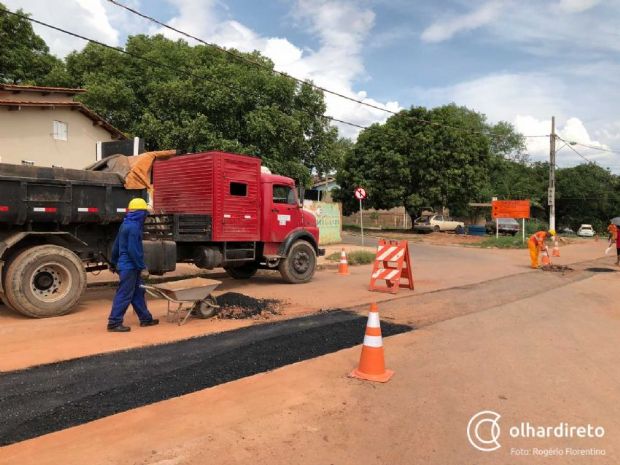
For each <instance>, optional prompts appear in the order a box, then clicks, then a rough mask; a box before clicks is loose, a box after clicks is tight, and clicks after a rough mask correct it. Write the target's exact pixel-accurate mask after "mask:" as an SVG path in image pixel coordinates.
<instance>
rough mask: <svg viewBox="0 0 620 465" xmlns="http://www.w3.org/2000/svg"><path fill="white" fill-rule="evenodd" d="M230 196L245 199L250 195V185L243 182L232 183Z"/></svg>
mask: <svg viewBox="0 0 620 465" xmlns="http://www.w3.org/2000/svg"><path fill="white" fill-rule="evenodd" d="M230 195H234V196H237V197H245V196H246V195H248V185H247V184H244V183H242V182H231V183H230Z"/></svg>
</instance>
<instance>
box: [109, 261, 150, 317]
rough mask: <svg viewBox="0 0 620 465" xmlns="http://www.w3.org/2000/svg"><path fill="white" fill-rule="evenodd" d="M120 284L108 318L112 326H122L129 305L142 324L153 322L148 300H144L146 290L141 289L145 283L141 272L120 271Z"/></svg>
mask: <svg viewBox="0 0 620 465" xmlns="http://www.w3.org/2000/svg"><path fill="white" fill-rule="evenodd" d="M118 275H119V277H120V283H119V285H118V289H117V290H116V295H115V296H114V302H113V303H112V311H111V312H110V316H109V318H108V324H109V325H110V326H116V325H120V324H121V323H122V322H123V317H124V316H125V312H126V311H127V308H128V307H129V304H131V305H132V306H133V309H134V311H135V312H136V314H137V315H138V318H139V319H140V321H141V322H146V321H151V320H152V319H153V315H151V312H149V309H148V308H146V300H145V299H144V294H145V293H144V289H142V288H141V287H140V285H141V284H143V283H144V281H142V278H140V270H124V271H119V272H118Z"/></svg>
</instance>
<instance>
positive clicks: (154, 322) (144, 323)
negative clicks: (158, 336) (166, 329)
mask: <svg viewBox="0 0 620 465" xmlns="http://www.w3.org/2000/svg"><path fill="white" fill-rule="evenodd" d="M158 324H159V320H158V319H157V318H153V319H152V320H149V321H141V322H140V326H155V325H158Z"/></svg>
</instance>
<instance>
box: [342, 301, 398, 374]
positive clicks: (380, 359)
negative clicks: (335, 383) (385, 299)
mask: <svg viewBox="0 0 620 465" xmlns="http://www.w3.org/2000/svg"><path fill="white" fill-rule="evenodd" d="M393 374H394V372H393V371H392V370H386V369H385V358H384V356H383V338H382V337H381V323H380V320H379V312H378V311H377V304H375V303H373V304H371V305H370V313H368V323H367V324H366V334H365V335H364V345H363V346H362V355H361V356H360V363H359V366H358V367H357V368H356V369H355V370H353V371H352V372H351V373H350V374H349V376H350V377H352V378H358V379H364V380H367V381H379V382H380V383H385V382H387V381H389V380H390V378H391V377H392V375H393Z"/></svg>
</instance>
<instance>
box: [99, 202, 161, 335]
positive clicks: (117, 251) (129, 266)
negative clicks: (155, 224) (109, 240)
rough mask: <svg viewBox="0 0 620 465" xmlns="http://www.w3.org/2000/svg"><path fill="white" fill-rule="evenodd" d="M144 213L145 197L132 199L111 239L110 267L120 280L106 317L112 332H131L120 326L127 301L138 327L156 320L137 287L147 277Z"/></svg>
mask: <svg viewBox="0 0 620 465" xmlns="http://www.w3.org/2000/svg"><path fill="white" fill-rule="evenodd" d="M147 215H148V206H147V204H146V202H145V201H144V199H140V198H136V199H132V200H131V201H130V202H129V206H128V207H127V214H126V215H125V219H124V220H123V224H122V225H121V227H120V229H119V231H118V235H117V236H116V240H115V241H114V247H113V248H112V259H111V269H112V271H116V272H118V275H119V280H120V282H119V286H118V289H117V290H116V295H115V296H114V302H113V303H112V311H111V312H110V316H109V318H108V331H111V332H120V333H125V332H127V331H131V328H130V327H128V326H124V325H123V317H124V316H125V312H126V311H127V308H128V307H129V304H131V305H132V306H133V309H134V311H135V312H136V314H137V315H138V318H139V319H140V326H154V325H156V324H158V323H159V320H157V319H155V318H153V315H151V312H149V310H148V308H147V307H146V300H145V298H144V289H142V288H141V287H140V286H141V285H142V284H144V281H143V280H144V279H145V278H148V276H149V272H148V270H147V268H146V265H145V264H144V250H143V248H142V231H143V229H144V220H145V219H146V217H147Z"/></svg>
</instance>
